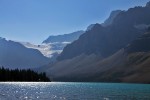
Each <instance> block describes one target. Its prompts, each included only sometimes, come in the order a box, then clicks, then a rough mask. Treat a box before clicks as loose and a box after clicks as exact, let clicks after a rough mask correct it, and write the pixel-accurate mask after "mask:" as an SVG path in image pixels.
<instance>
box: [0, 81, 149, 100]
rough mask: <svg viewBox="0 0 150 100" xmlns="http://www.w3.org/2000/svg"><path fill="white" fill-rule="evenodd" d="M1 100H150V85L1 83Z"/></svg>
mask: <svg viewBox="0 0 150 100" xmlns="http://www.w3.org/2000/svg"><path fill="white" fill-rule="evenodd" d="M0 100H150V85H146V84H115V83H112V84H111V83H65V82H57V83H56V82H51V83H44V82H43V83H42V82H40V83H36V82H31V83H29V82H23V83H21V82H18V83H15V82H13V83H9V82H7V83H0Z"/></svg>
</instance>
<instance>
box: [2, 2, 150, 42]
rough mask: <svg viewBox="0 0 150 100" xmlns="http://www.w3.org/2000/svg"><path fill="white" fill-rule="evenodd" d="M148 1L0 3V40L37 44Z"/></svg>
mask: <svg viewBox="0 0 150 100" xmlns="http://www.w3.org/2000/svg"><path fill="white" fill-rule="evenodd" d="M148 1H150V0H0V37H3V38H6V39H9V40H15V41H24V42H31V43H35V44H40V43H41V42H42V41H43V40H45V39H46V38H48V36H50V35H58V34H67V33H71V32H74V31H78V30H85V29H86V27H87V26H89V25H90V24H94V23H102V22H104V20H105V19H107V18H108V16H109V14H110V12H111V11H113V10H118V9H120V10H127V9H128V8H131V7H134V6H145V4H146V3H147V2H148Z"/></svg>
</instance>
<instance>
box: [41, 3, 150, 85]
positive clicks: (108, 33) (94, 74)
mask: <svg viewBox="0 0 150 100" xmlns="http://www.w3.org/2000/svg"><path fill="white" fill-rule="evenodd" d="M149 11H150V7H149V6H148V5H147V6H145V7H134V8H130V9H129V10H127V11H121V12H120V13H119V14H118V15H117V16H116V17H115V18H114V19H113V22H112V23H111V25H108V26H105V27H104V26H103V25H101V24H94V26H92V28H91V29H90V30H87V31H86V32H85V33H84V34H82V35H81V36H80V37H79V39H78V40H76V41H74V42H72V43H71V44H68V45H67V46H66V47H65V48H64V50H63V52H62V53H61V54H60V56H58V57H57V59H58V61H57V62H55V63H52V64H49V65H46V66H44V67H45V68H46V70H45V72H46V73H47V74H48V75H49V76H51V77H52V78H53V80H55V81H90V82H91V81H94V82H134V83H150V81H149V80H150V78H149V77H150V74H149V70H150V69H149V64H150V58H149V57H150V53H149V51H150V48H149V45H148V44H150V40H149V39H150V37H149V36H150V31H148V32H147V33H146V34H144V33H145V32H146V31H147V30H146V29H147V28H148V27H149V26H150V20H149V19H150V13H149ZM148 29H150V28H148Z"/></svg>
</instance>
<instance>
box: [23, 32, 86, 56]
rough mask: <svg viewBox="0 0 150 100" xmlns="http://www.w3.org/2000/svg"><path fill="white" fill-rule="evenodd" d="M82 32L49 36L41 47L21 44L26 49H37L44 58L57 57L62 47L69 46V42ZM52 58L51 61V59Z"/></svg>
mask: <svg viewBox="0 0 150 100" xmlns="http://www.w3.org/2000/svg"><path fill="white" fill-rule="evenodd" d="M83 33H84V31H82V30H81V31H76V32H72V33H69V34H64V35H56V36H49V37H48V38H47V39H46V40H44V41H43V42H42V44H41V45H34V46H33V45H29V44H27V43H26V44H25V43H23V45H25V46H26V47H28V48H35V49H38V50H39V51H40V52H41V53H42V54H43V55H44V56H46V57H49V58H51V57H53V55H55V57H53V58H56V56H58V55H59V54H60V53H61V52H62V50H63V49H64V47H65V46H66V45H67V44H70V43H71V42H73V41H75V40H77V39H78V38H79V36H80V35H81V34H83ZM53 58H52V59H53Z"/></svg>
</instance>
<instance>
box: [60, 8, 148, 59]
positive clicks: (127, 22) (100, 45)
mask: <svg viewBox="0 0 150 100" xmlns="http://www.w3.org/2000/svg"><path fill="white" fill-rule="evenodd" d="M149 11H150V8H148V7H135V8H131V9H129V10H128V11H121V12H120V13H119V14H118V15H117V16H116V17H115V19H114V21H113V23H112V24H111V25H109V26H107V27H103V26H102V25H100V24H95V25H94V26H93V28H92V29H91V30H89V31H86V32H85V33H84V34H82V35H81V36H80V37H79V39H78V40H76V41H74V42H73V43H71V44H69V45H67V46H66V47H65V48H64V50H63V52H62V53H61V55H60V56H59V57H58V60H60V61H61V60H65V59H71V58H73V57H76V56H79V55H81V54H83V53H84V54H87V55H90V54H92V53H94V54H97V55H101V56H102V57H108V56H110V55H112V54H113V53H115V52H117V51H118V50H119V49H121V48H123V47H125V46H126V45H127V44H129V43H130V42H131V41H133V40H134V39H136V38H137V37H139V36H140V35H141V34H143V32H144V30H140V29H137V28H135V27H134V26H135V25H140V24H146V25H150V20H149V18H150V13H149Z"/></svg>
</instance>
